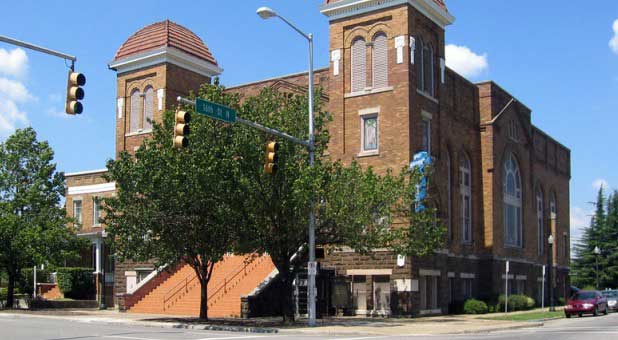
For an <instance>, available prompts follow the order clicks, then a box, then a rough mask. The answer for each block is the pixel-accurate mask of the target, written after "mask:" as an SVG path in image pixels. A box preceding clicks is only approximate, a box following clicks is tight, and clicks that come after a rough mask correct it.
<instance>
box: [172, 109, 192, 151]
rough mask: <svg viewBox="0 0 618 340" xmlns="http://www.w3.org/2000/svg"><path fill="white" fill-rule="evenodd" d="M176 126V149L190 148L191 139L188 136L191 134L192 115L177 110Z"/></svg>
mask: <svg viewBox="0 0 618 340" xmlns="http://www.w3.org/2000/svg"><path fill="white" fill-rule="evenodd" d="M174 119H175V120H176V124H175V125H174V147H175V148H176V149H181V148H186V147H187V146H189V139H187V135H188V134H189V133H190V129H189V122H190V121H191V115H190V114H189V112H187V111H183V110H180V109H179V110H176V115H175V118H174Z"/></svg>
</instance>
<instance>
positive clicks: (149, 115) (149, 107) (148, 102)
mask: <svg viewBox="0 0 618 340" xmlns="http://www.w3.org/2000/svg"><path fill="white" fill-rule="evenodd" d="M149 120H150V122H149ZM152 120H154V89H153V88H152V86H148V87H146V90H144V130H146V131H149V130H152Z"/></svg>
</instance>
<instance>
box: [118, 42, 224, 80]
mask: <svg viewBox="0 0 618 340" xmlns="http://www.w3.org/2000/svg"><path fill="white" fill-rule="evenodd" d="M162 63H170V64H174V65H177V66H179V67H182V68H184V69H187V70H189V71H192V72H195V73H197V74H200V75H203V76H207V77H214V76H218V75H220V74H221V73H222V72H223V69H222V68H220V67H219V66H217V65H215V64H213V63H210V62H208V61H205V60H202V59H199V58H196V57H194V56H192V55H190V54H188V53H185V52H182V51H181V50H179V49H177V48H174V47H168V46H163V47H160V48H156V49H153V50H150V51H146V52H144V53H140V54H135V55H131V56H128V57H126V58H122V59H119V60H114V61H112V62H110V63H109V64H108V67H109V68H110V69H111V70H114V71H116V72H118V73H125V72H130V71H135V70H139V69H142V68H145V67H149V66H154V65H158V64H162Z"/></svg>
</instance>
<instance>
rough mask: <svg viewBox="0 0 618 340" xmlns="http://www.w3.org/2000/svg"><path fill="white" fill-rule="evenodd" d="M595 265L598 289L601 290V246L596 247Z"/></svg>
mask: <svg viewBox="0 0 618 340" xmlns="http://www.w3.org/2000/svg"><path fill="white" fill-rule="evenodd" d="M593 252H594V264H595V266H594V267H595V275H596V286H595V287H596V289H599V255H601V249H599V246H595V247H594V250H593Z"/></svg>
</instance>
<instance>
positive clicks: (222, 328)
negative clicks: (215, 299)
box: [0, 312, 279, 334]
mask: <svg viewBox="0 0 618 340" xmlns="http://www.w3.org/2000/svg"><path fill="white" fill-rule="evenodd" d="M0 317H7V318H11V319H18V318H38V319H62V320H71V321H74V322H81V323H99V324H105V325H127V326H143V327H156V328H169V329H191V330H205V331H224V332H244V333H264V334H266V333H278V332H279V330H278V329H277V328H270V327H248V326H231V325H208V324H205V325H204V324H201V325H200V324H197V325H193V324H189V323H182V322H157V321H141V320H137V321H135V320H127V319H110V318H101V317H88V316H83V315H80V316H68V315H66V316H65V315H62V316H54V315H32V314H21V313H7V312H0Z"/></svg>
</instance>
